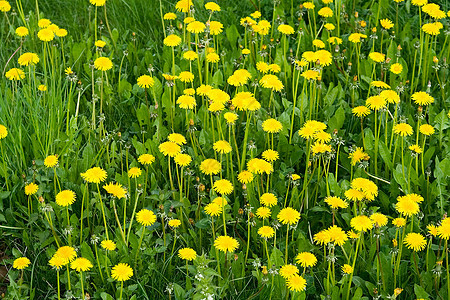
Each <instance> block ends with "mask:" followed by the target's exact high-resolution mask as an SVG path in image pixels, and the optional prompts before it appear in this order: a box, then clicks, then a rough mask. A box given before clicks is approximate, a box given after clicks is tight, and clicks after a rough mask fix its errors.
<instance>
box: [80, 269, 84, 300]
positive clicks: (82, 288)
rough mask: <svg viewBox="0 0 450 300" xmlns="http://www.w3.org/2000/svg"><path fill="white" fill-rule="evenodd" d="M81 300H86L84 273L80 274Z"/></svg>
mask: <svg viewBox="0 0 450 300" xmlns="http://www.w3.org/2000/svg"><path fill="white" fill-rule="evenodd" d="M80 284H81V299H83V300H84V286H83V272H80Z"/></svg>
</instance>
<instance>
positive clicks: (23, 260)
mask: <svg viewBox="0 0 450 300" xmlns="http://www.w3.org/2000/svg"><path fill="white" fill-rule="evenodd" d="M30 263H31V262H30V260H29V259H28V258H27V257H19V258H16V259H15V260H14V262H13V268H14V269H17V270H23V269H25V268H26V267H28V266H29V265H30Z"/></svg>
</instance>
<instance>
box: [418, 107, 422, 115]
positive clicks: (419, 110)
mask: <svg viewBox="0 0 450 300" xmlns="http://www.w3.org/2000/svg"><path fill="white" fill-rule="evenodd" d="M422 111H423V107H422V106H419V107H418V108H417V112H418V113H419V114H422Z"/></svg>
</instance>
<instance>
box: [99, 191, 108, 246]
mask: <svg viewBox="0 0 450 300" xmlns="http://www.w3.org/2000/svg"><path fill="white" fill-rule="evenodd" d="M97 192H98V198H99V199H100V206H101V208H102V215H103V223H104V225H105V233H106V239H107V240H109V235H108V227H107V226H106V217H105V209H104V207H103V200H102V195H101V194H100V187H99V185H98V183H97Z"/></svg>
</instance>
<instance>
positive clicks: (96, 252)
mask: <svg viewBox="0 0 450 300" xmlns="http://www.w3.org/2000/svg"><path fill="white" fill-rule="evenodd" d="M94 250H95V260H96V261H97V267H98V272H99V273H100V277H101V278H102V282H103V283H105V279H104V278H103V272H102V269H101V266H100V260H99V259H98V251H97V244H94Z"/></svg>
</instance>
